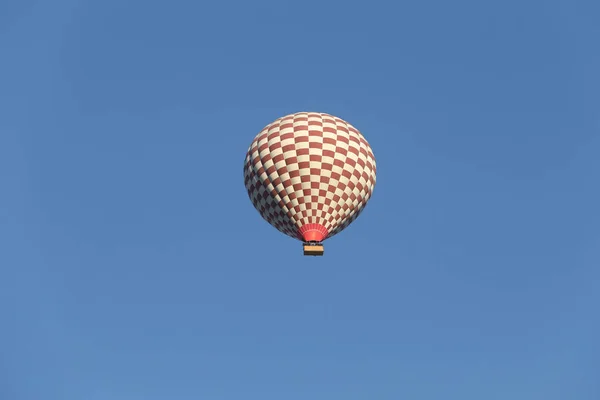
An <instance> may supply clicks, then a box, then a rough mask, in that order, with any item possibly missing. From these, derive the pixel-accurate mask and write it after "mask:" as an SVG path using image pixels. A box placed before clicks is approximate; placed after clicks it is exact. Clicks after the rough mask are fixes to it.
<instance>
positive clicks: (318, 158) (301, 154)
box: [244, 112, 376, 256]
mask: <svg viewBox="0 0 600 400" xmlns="http://www.w3.org/2000/svg"><path fill="white" fill-rule="evenodd" d="M375 174H376V165H375V157H374V155H373V152H372V150H371V146H370V145H369V143H368V142H367V140H366V139H365V138H364V136H363V135H362V134H361V133H360V132H359V131H358V129H356V128H355V127H354V126H352V125H351V124H349V123H348V122H346V121H344V120H342V119H341V118H338V117H335V116H333V115H330V114H326V113H319V112H298V113H294V114H289V115H286V116H284V117H281V118H278V119H276V120H275V121H273V122H272V123H270V124H269V125H267V126H265V127H264V128H263V129H262V130H261V131H260V132H259V133H258V135H256V137H255V138H254V140H253V141H252V143H251V144H250V147H249V148H248V151H247V153H246V159H245V163H244V184H245V186H246V190H247V192H248V196H249V197H250V200H251V202H252V204H253V205H254V207H255V208H256V210H258V212H259V213H260V215H261V216H262V218H264V219H265V220H266V221H267V222H268V223H269V224H271V225H272V226H274V227H275V228H277V229H278V230H279V231H280V232H282V233H284V234H286V235H288V236H291V237H292V238H294V239H297V240H299V241H302V242H303V248H304V255H313V256H322V255H323V254H324V247H323V242H324V241H325V240H326V239H330V238H332V237H333V236H335V235H337V234H338V233H340V232H341V231H343V230H344V229H345V228H346V227H347V226H348V225H350V223H352V222H353V221H354V220H355V219H356V218H357V217H358V216H359V215H360V214H361V212H362V211H363V210H364V208H365V205H366V204H367V201H368V200H369V198H370V197H371V195H372V193H373V188H374V187H375V180H376V178H375Z"/></svg>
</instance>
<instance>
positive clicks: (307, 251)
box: [304, 243, 324, 256]
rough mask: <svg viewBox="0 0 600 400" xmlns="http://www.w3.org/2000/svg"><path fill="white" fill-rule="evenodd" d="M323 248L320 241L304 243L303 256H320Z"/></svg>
mask: <svg viewBox="0 0 600 400" xmlns="http://www.w3.org/2000/svg"><path fill="white" fill-rule="evenodd" d="M323 253H324V248H323V245H322V244H321V243H304V255H305V256H322V255H323Z"/></svg>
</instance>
